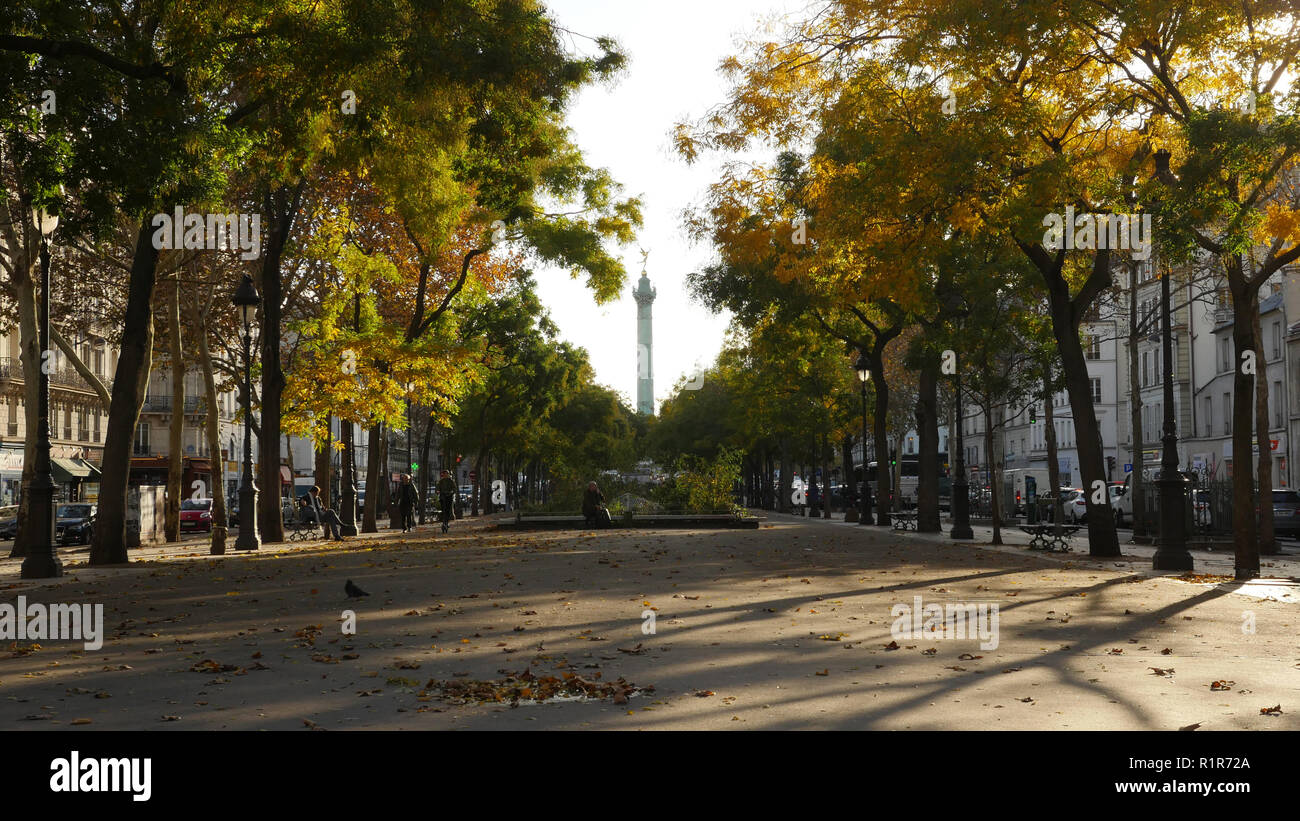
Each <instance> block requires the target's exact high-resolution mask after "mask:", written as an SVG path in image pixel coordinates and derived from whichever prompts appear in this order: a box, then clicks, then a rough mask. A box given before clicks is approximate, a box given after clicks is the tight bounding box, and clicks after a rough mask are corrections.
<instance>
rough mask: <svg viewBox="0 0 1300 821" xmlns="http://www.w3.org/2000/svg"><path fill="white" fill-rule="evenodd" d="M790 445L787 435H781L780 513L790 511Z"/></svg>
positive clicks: (777, 498) (778, 510) (777, 507)
mask: <svg viewBox="0 0 1300 821" xmlns="http://www.w3.org/2000/svg"><path fill="white" fill-rule="evenodd" d="M792 486H793V485H792V482H791V481H790V446H789V443H788V442H787V441H786V437H784V436H782V437H781V484H780V485H778V486H777V490H776V510H777V512H778V513H789V512H790V505H791V500H790V489H791V487H792Z"/></svg>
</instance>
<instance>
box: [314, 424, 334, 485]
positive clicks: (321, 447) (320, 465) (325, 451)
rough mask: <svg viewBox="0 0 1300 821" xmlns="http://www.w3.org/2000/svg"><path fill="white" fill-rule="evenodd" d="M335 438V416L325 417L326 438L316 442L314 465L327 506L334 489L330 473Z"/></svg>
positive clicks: (316, 478)
mask: <svg viewBox="0 0 1300 821" xmlns="http://www.w3.org/2000/svg"><path fill="white" fill-rule="evenodd" d="M333 438H334V417H332V416H330V417H326V418H325V438H324V439H323V440H321V441H318V442H317V443H316V464H315V465H314V475H315V482H316V486H317V487H318V488H320V492H321V498H322V499H324V500H325V507H329V506H330V504H331V503H330V499H331V498H333V496H332V495H331V492H332V489H333V481H332V479H333V477H332V476H331V475H330V456H331V455H333V452H334V448H333V446H332V440H333Z"/></svg>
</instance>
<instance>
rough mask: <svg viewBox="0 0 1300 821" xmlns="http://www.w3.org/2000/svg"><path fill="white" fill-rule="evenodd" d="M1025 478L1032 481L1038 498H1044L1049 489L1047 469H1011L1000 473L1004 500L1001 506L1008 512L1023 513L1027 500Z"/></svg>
mask: <svg viewBox="0 0 1300 821" xmlns="http://www.w3.org/2000/svg"><path fill="white" fill-rule="evenodd" d="M1026 477H1028V478H1032V479H1033V483H1034V485H1035V491H1034V492H1035V493H1036V494H1037V495H1038V496H1039V497H1042V496H1045V495H1046V494H1047V492H1048V491H1049V490H1050V489H1051V484H1050V483H1049V481H1048V478H1047V477H1048V471H1047V468H1013V469H1011V470H1004V471H1002V498H1003V499H1004V500H1005V501H1004V502H1003V504H1004V505H1005V507H1006V508H1007V509H1008V510H1014V512H1015V513H1018V514H1019V513H1024V512H1025V502H1026V501H1028V498H1029V493H1028V491H1027V489H1026V485H1025V479H1026Z"/></svg>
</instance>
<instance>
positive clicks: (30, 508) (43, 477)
mask: <svg viewBox="0 0 1300 821" xmlns="http://www.w3.org/2000/svg"><path fill="white" fill-rule="evenodd" d="M32 225H33V226H35V228H36V230H37V231H40V232H41V307H40V326H41V328H40V343H41V376H40V382H39V383H38V385H39V386H38V388H37V393H38V395H39V396H40V400H39V405H38V414H39V417H40V418H39V420H38V421H37V423H36V460H35V462H34V464H33V465H32V483H31V487H30V488H29V492H30V493H31V494H32V498H31V499H30V500H29V501H28V504H27V515H28V516H29V517H31V518H30V520H29V521H28V522H27V523H26V527H24V528H23V530H24V536H25V537H26V538H27V540H28V541H27V558H25V559H23V567H22V571H21V575H22V578H24V579H49V578H53V577H55V576H62V575H63V564H62V563H61V562H60V561H59V557H58V554H57V553H56V552H55V548H54V475H53V474H52V473H51V472H50V375H49V370H48V368H47V367H46V365H45V356H46V351H48V350H49V349H50V235H51V234H53V233H54V229H55V228H58V227H59V218H58V217H57V216H55V215H54V214H51V213H48V212H47V211H46V210H45V209H43V208H33V209H32Z"/></svg>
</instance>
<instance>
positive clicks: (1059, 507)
mask: <svg viewBox="0 0 1300 821" xmlns="http://www.w3.org/2000/svg"><path fill="white" fill-rule="evenodd" d="M1048 384H1049V383H1047V382H1044V383H1043V433H1045V434H1046V438H1047V481H1048V482H1049V483H1050V484H1051V487H1050V488H1048V490H1049V491H1050V492H1051V495H1050V496H1048V497H1047V498H1048V500H1049V501H1050V502H1051V503H1052V523H1053V525H1054V527H1053V528H1052V530H1053V532H1054V533H1055V534H1056V535H1057V536H1060V535H1061V525H1062V524H1063V521H1062V520H1064V519H1065V500H1064V499H1062V498H1061V460H1060V457H1059V456H1058V455H1057V452H1056V410H1055V408H1054V407H1053V405H1052V391H1051V389H1049V388H1048V387H1047V386H1048Z"/></svg>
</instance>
